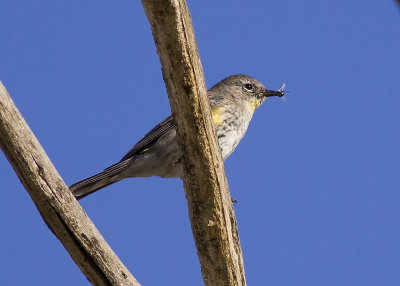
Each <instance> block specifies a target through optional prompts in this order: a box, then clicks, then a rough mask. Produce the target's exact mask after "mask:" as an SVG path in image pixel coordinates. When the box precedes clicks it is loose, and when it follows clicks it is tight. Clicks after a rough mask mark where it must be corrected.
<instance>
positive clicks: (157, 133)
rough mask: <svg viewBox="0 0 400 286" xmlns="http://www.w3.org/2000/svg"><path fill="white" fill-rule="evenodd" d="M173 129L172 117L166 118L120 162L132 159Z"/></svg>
mask: <svg viewBox="0 0 400 286" xmlns="http://www.w3.org/2000/svg"><path fill="white" fill-rule="evenodd" d="M173 128H175V121H174V119H173V118H172V115H171V116H169V117H167V118H166V119H165V120H164V121H162V122H161V123H159V124H158V125H156V126H155V127H154V128H153V129H151V130H150V131H149V132H148V133H147V134H146V135H144V137H143V138H142V139H141V140H140V141H139V142H138V143H136V145H135V146H133V148H132V149H131V150H130V151H129V152H128V153H126V155H125V156H124V157H123V158H122V159H121V161H120V162H122V161H124V160H126V159H128V158H130V157H133V156H135V155H137V154H138V153H140V152H141V151H143V150H144V149H146V148H147V147H148V146H149V145H151V144H152V143H153V142H154V141H155V140H157V139H158V138H160V137H161V136H162V135H164V134H165V133H167V132H168V131H170V130H171V129H173Z"/></svg>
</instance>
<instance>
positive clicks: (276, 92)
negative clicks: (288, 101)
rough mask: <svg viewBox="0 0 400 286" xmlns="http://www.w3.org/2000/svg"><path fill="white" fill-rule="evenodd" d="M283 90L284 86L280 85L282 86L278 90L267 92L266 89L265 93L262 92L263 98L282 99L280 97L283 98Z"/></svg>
mask: <svg viewBox="0 0 400 286" xmlns="http://www.w3.org/2000/svg"><path fill="white" fill-rule="evenodd" d="M284 88H285V84H282V86H281V87H280V88H279V89H278V90H276V91H275V90H268V89H266V90H265V91H264V96H265V97H271V96H279V97H282V96H284V95H285V91H284Z"/></svg>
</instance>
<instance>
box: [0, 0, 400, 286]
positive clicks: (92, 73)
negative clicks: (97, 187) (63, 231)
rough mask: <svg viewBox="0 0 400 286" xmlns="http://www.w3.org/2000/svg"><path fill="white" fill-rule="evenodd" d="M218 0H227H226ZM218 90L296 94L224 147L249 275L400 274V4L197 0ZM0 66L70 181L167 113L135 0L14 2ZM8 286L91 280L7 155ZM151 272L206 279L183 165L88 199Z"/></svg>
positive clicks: (157, 276) (0, 264) (153, 277)
mask: <svg viewBox="0 0 400 286" xmlns="http://www.w3.org/2000/svg"><path fill="white" fill-rule="evenodd" d="M217 2H218V3H217ZM188 4H189V9H190V11H191V14H192V18H193V23H194V29H195V33H196V37H197V41H198V45H199V50H200V55H201V59H202V63H203V68H204V72H205V77H206V82H207V86H208V87H211V86H212V85H213V84H215V83H216V82H218V81H219V80H221V79H222V78H224V77H226V76H228V75H231V74H236V73H244V74H248V75H251V76H253V77H255V78H256V79H258V80H259V81H261V82H263V83H264V84H265V86H267V87H268V88H270V89H277V88H278V87H279V86H280V85H281V83H283V82H286V84H287V89H288V90H290V93H288V94H287V101H286V102H284V101H281V100H279V99H278V98H271V99H270V100H268V101H267V102H265V103H264V105H263V106H262V107H261V108H260V109H259V110H257V112H256V114H255V116H254V117H253V121H252V123H251V124H250V127H249V130H248V132H247V134H246V137H245V138H244V139H243V141H242V142H241V143H240V144H239V147H238V148H237V149H236V151H235V152H234V153H233V155H232V156H231V157H230V158H229V159H228V160H227V161H226V164H225V167H226V174H227V177H228V181H229V186H230V190H231V194H232V197H234V198H235V199H236V200H237V201H238V204H237V206H236V207H235V210H236V216H237V220H238V224H239V233H240V238H241V242H242V248H243V255H244V262H245V270H246V276H247V282H248V284H249V285H270V286H273V285H276V286H292V285H305V286H306V285H307V286H309V285H316V286H320V285H332V286H337V285H340V286H344V285H363V286H368V285H371V286H372V285H374V286H375V285H382V286H390V285H400V272H399V269H400V243H399V241H400V207H399V206H400V183H399V177H400V172H399V162H400V155H399V154H400V152H399V146H400V134H399V132H400V128H399V123H400V96H399V92H398V86H399V83H400V56H399V51H400V9H399V7H396V4H395V1H372V0H371V1H361V0H355V1H335V2H332V1H294V0H287V1H277V0H272V1H206V2H204V1H189V3H188ZM1 10H2V13H1V17H0V34H1V38H2V40H1V43H0V80H1V81H2V82H3V84H4V85H5V86H6V87H7V89H8V91H9V93H10V94H11V96H12V98H13V99H14V101H15V103H16V104H17V106H18V108H19V109H20V110H21V112H22V114H23V115H24V117H25V119H26V120H27V122H28V123H29V125H30V127H31V128H32V130H33V131H34V133H35V134H36V136H37V137H38V139H39V141H40V142H41V144H42V145H43V147H44V148H45V150H46V151H47V153H48V155H49V156H50V158H51V160H52V161H53V163H54V165H55V166H56V168H57V169H58V171H59V172H60V174H61V175H62V177H63V178H64V180H65V182H66V183H67V184H72V183H73V182H75V181H77V180H79V179H82V178H84V177H87V176H89V175H92V174H93V173H95V172H98V171H101V170H102V169H104V168H105V167H107V166H109V165H110V164H112V163H115V162H117V161H118V160H119V159H120V158H121V157H122V156H123V155H124V154H125V153H126V152H127V151H128V150H129V149H130V148H131V147H132V146H133V144H135V143H136V142H137V140H139V139H140V138H141V137H142V136H143V135H144V134H145V133H146V132H147V131H148V130H149V129H150V128H152V127H153V126H154V125H155V124H156V123H158V122H159V121H161V120H162V119H164V118H165V117H166V116H167V115H169V113H170V108H169V102H168V98H167V96H166V92H165V86H164V82H163V80H162V75H161V68H160V64H159V59H158V56H157V54H156V50H155V46H154V43H153V38H152V35H151V31H150V27H149V24H148V22H147V19H146V17H145V15H144V12H143V8H142V7H141V5H140V2H139V1H122V0H120V1H68V2H65V1H64V2H63V1H3V2H2V5H1ZM0 188H1V195H2V200H1V202H0V204H1V206H0V229H1V230H2V231H1V236H0V252H1V255H0V269H1V270H0V275H1V280H2V282H1V283H2V284H3V285H88V282H87V280H86V278H85V277H84V276H83V275H82V274H81V272H80V271H79V269H78V267H77V266H76V265H75V264H74V263H73V261H72V259H71V258H70V257H69V255H68V254H67V252H66V251H65V250H64V248H63V247H62V245H61V244H60V243H59V241H58V240H57V239H56V238H55V237H54V236H53V234H52V233H51V232H50V231H49V230H48V228H47V227H46V225H45V224H44V222H43V221H42V219H41V218H40V216H39V214H38V212H37V211H36V208H35V207H34V204H33V203H32V201H31V199H30V197H29V195H28V194H27V193H26V191H25V190H24V189H23V187H22V185H21V184H20V182H19V180H18V178H17V176H16V175H15V173H14V171H13V170H12V168H11V167H10V165H9V163H8V161H7V160H6V158H5V157H4V156H3V155H0ZM81 204H82V206H83V208H84V209H85V210H86V212H87V213H88V215H89V216H90V217H91V219H92V220H93V221H94V223H95V224H96V226H97V227H98V228H99V230H100V231H101V233H102V234H103V235H104V237H105V238H106V240H107V241H108V242H109V243H110V245H111V247H112V248H113V249H114V250H115V252H116V253H117V254H118V255H119V257H120V258H121V259H122V261H123V262H124V264H125V265H126V266H127V267H128V268H129V269H130V270H131V271H132V273H133V275H134V276H135V277H136V278H137V279H138V280H139V282H141V283H142V284H143V285H202V283H203V282H202V278H201V274H200V268H199V262H198V258H197V255H196V250H195V247H194V242H193V238H192V233H191V228H190V223H189V219H188V215H187V205H186V199H185V195H184V191H183V188H182V183H181V181H180V180H178V179H159V178H147V179H142V178H140V179H130V180H125V181H123V182H120V183H118V184H115V185H113V186H110V187H108V188H107V189H104V190H102V191H100V192H98V193H96V194H94V195H92V196H89V197H87V198H85V199H84V200H82V201H81Z"/></svg>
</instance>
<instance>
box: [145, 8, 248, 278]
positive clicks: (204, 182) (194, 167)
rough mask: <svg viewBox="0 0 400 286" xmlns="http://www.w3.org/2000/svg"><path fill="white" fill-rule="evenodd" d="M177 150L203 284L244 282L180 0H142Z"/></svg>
mask: <svg viewBox="0 0 400 286" xmlns="http://www.w3.org/2000/svg"><path fill="white" fill-rule="evenodd" d="M142 4H143V7H144V9H145V12H146V14H147V17H148V19H149V22H150V24H151V29H152V32H153V36H154V40H155V44H156V46H157V52H158V54H159V56H160V60H161V65H162V71H163V77H164V81H165V83H166V86H167V91H168V96H169V99H170V103H171V109H172V112H173V114H174V118H175V121H176V124H177V126H178V128H177V133H178V144H179V147H180V150H181V151H182V153H183V158H182V163H183V165H184V186H185V191H186V197H187V200H188V206H189V215H190V220H191V223H192V231H193V236H194V239H195V242H196V247H197V253H198V255H199V259H200V263H201V269H202V274H203V279H204V282H205V284H206V285H245V284H246V281H245V275H244V268H243V258H242V252H241V247H240V242H239V236H238V231H237V225H236V219H235V215H234V212H233V209H232V205H231V198H230V195H229V190H228V184H227V181H226V178H225V171H224V164H223V161H222V158H221V154H220V151H219V147H218V143H217V139H216V136H215V132H214V129H213V125H212V121H211V116H210V106H209V101H208V98H207V95H206V87H205V83H204V76H203V70H202V66H201V63H200V58H199V54H198V49H197V45H196V41H195V37H194V32H193V27H192V22H191V18H190V14H189V11H188V9H187V6H186V2H185V1H184V0H165V1H159V0H142Z"/></svg>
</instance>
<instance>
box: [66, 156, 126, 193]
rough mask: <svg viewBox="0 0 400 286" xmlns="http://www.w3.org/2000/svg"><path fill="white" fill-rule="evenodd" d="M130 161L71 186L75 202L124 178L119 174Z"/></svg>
mask: <svg viewBox="0 0 400 286" xmlns="http://www.w3.org/2000/svg"><path fill="white" fill-rule="evenodd" d="M130 161H131V159H127V160H124V161H122V162H119V163H117V164H115V165H112V166H111V167H108V168H107V169H105V170H104V171H103V172H101V173H98V174H96V175H94V176H91V177H89V178H86V179H83V180H82V181H79V182H76V183H75V184H73V185H71V186H70V187H69V189H70V191H71V192H72V194H73V195H74V196H75V198H76V199H77V200H79V199H81V198H83V197H86V196H87V195H90V194H91V193H94V192H96V191H98V190H100V189H102V188H104V187H107V186H108V185H111V184H114V183H116V182H118V181H120V180H122V179H123V178H125V177H124V176H122V175H121V173H122V172H123V171H124V170H125V169H126V168H128V167H129V164H130Z"/></svg>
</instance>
